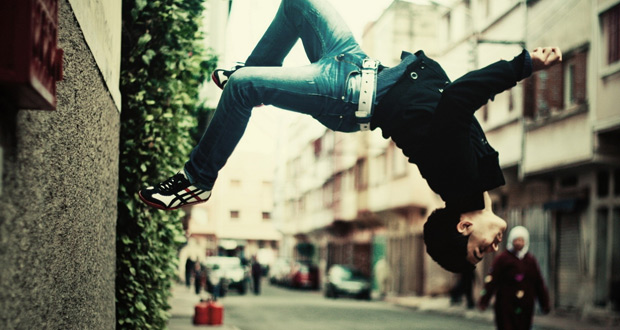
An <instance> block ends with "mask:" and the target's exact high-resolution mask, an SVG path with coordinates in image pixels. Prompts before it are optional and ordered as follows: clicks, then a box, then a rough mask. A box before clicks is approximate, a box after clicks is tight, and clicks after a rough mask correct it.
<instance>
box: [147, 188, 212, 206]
mask: <svg viewBox="0 0 620 330" xmlns="http://www.w3.org/2000/svg"><path fill="white" fill-rule="evenodd" d="M138 196H139V197H140V200H141V201H143V202H144V204H146V205H148V206H150V207H154V208H156V209H159V210H164V211H172V210H176V209H180V208H182V207H183V206H189V205H195V204H200V203H204V202H206V201H208V200H209V198H211V195H209V197H207V199H203V200H201V201H196V202H191V203H186V204H182V205H179V206H175V207H164V206H161V205H159V204H155V203H153V202H151V201H149V200H147V199H146V198H144V197H143V196H142V191H138Z"/></svg>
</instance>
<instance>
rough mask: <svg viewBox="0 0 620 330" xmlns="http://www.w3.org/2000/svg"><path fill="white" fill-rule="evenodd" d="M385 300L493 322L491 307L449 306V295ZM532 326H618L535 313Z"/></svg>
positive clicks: (568, 329)
mask: <svg viewBox="0 0 620 330" xmlns="http://www.w3.org/2000/svg"><path fill="white" fill-rule="evenodd" d="M385 301H386V302H388V303H392V304H395V305H398V306H402V307H407V308H412V309H415V310H420V311H428V312H433V313H441V314H446V315H454V316H460V317H463V318H467V319H475V320H480V321H486V322H489V323H490V324H493V318H494V316H493V307H489V308H488V309H487V310H486V311H484V312H482V311H480V310H479V309H473V310H470V309H467V308H465V304H463V305H461V306H450V298H449V297H386V298H385ZM534 326H536V327H537V328H543V329H545V330H547V329H548V330H556V329H557V330H560V329H562V330H614V329H615V330H617V329H618V326H615V327H614V326H604V325H601V324H598V323H594V322H586V321H583V320H578V319H577V318H571V317H563V316H558V315H553V313H551V314H549V315H535V316H534Z"/></svg>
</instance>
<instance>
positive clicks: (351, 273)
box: [338, 267, 366, 280]
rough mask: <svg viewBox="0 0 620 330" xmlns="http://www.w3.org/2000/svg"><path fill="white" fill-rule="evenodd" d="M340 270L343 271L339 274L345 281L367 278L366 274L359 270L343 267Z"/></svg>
mask: <svg viewBox="0 0 620 330" xmlns="http://www.w3.org/2000/svg"><path fill="white" fill-rule="evenodd" d="M340 270H341V271H340V272H338V273H339V274H340V278H342V279H343V280H352V279H359V278H366V276H364V274H362V272H360V271H359V270H357V269H351V268H347V267H342V268H340Z"/></svg>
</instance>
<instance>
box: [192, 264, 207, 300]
mask: <svg viewBox="0 0 620 330" xmlns="http://www.w3.org/2000/svg"><path fill="white" fill-rule="evenodd" d="M193 273H194V289H195V291H196V294H200V292H201V290H202V288H203V284H204V282H205V279H206V278H205V274H204V272H203V269H202V265H201V264H200V262H196V263H195V264H194V272H193Z"/></svg>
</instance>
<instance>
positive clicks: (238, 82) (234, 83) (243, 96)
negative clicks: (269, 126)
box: [224, 69, 262, 108]
mask: <svg viewBox="0 0 620 330" xmlns="http://www.w3.org/2000/svg"><path fill="white" fill-rule="evenodd" d="M246 71H247V70H242V69H240V70H238V71H237V72H235V73H234V74H233V75H231V76H230V78H229V80H228V82H227V83H226V86H225V89H224V92H225V93H227V94H230V95H231V96H232V99H233V100H234V101H235V102H237V103H238V104H239V105H241V106H242V107H245V108H252V107H255V106H257V105H259V104H261V103H262V100H260V95H259V93H258V92H257V91H256V89H255V88H254V87H255V86H254V83H255V81H256V79H257V77H256V76H254V75H252V74H248V73H247V72H246Z"/></svg>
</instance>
